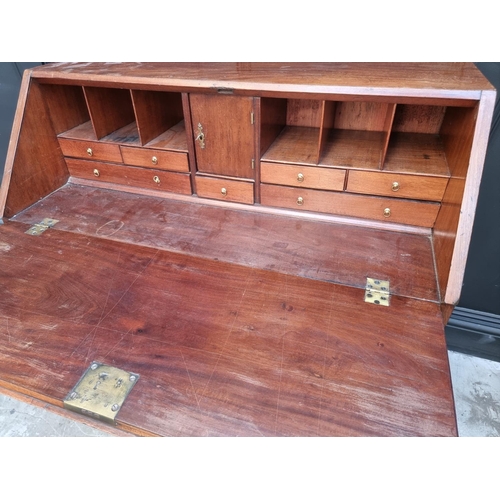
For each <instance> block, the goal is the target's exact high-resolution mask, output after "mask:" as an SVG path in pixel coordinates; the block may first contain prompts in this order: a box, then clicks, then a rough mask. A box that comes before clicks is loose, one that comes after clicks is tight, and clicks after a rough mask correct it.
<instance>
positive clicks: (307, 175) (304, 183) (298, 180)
mask: <svg viewBox="0 0 500 500" xmlns="http://www.w3.org/2000/svg"><path fill="white" fill-rule="evenodd" d="M260 180H261V181H262V182H265V183H268V184H281V185H283V186H296V187H305V188H314V189H325V190H328V191H343V189H344V181H345V170H341V169H335V168H327V167H324V168H322V167H304V166H301V165H288V164H279V163H268V162H261V164H260Z"/></svg>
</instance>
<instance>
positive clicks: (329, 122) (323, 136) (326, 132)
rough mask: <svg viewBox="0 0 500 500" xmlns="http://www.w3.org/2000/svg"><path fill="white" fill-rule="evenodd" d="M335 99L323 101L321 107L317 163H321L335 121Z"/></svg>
mask: <svg viewBox="0 0 500 500" xmlns="http://www.w3.org/2000/svg"><path fill="white" fill-rule="evenodd" d="M336 105H337V103H336V102H335V101H323V103H322V109H321V123H320V126H319V141H318V157H317V160H316V163H319V161H320V159H321V154H322V153H323V151H324V149H325V147H326V143H327V141H328V137H329V136H330V132H331V130H332V129H333V126H334V123H335V108H336Z"/></svg>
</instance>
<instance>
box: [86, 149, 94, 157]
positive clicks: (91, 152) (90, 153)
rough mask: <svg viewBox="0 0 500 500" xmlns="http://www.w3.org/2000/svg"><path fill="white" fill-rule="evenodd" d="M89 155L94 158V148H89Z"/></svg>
mask: <svg viewBox="0 0 500 500" xmlns="http://www.w3.org/2000/svg"><path fill="white" fill-rule="evenodd" d="M87 154H88V155H89V156H92V155H93V154H94V152H93V151H92V148H88V149H87Z"/></svg>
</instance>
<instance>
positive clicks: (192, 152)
mask: <svg viewBox="0 0 500 500" xmlns="http://www.w3.org/2000/svg"><path fill="white" fill-rule="evenodd" d="M181 100H182V112H183V114H184V125H185V128H186V139H187V144H188V159H189V170H190V171H191V191H192V193H193V194H194V195H195V194H196V180H195V179H196V149H195V146H194V135H193V121H192V119H191V106H190V104H189V95H188V94H187V93H186V92H183V93H182V95H181Z"/></svg>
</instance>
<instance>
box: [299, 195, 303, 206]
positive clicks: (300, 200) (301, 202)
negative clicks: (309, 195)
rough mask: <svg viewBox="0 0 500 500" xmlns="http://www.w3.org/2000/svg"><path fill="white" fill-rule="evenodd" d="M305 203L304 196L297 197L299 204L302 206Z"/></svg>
mask: <svg viewBox="0 0 500 500" xmlns="http://www.w3.org/2000/svg"><path fill="white" fill-rule="evenodd" d="M303 204H304V198H302V196H299V197H298V198H297V205H299V206H301V205H303Z"/></svg>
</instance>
